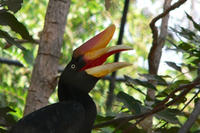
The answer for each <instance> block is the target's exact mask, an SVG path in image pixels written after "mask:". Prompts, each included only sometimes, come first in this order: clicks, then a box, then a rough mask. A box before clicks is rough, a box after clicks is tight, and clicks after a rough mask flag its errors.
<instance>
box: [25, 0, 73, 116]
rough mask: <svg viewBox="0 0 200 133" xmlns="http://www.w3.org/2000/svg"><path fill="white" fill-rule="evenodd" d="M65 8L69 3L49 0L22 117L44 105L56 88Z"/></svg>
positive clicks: (67, 9) (60, 0)
mask: <svg viewBox="0 0 200 133" xmlns="http://www.w3.org/2000/svg"><path fill="white" fill-rule="evenodd" d="M69 7H70V0H49V4H48V8H47V12H46V17H45V24H44V29H43V32H42V34H41V38H40V43H39V50H38V55H37V58H36V60H35V65H34V68H33V72H32V77H31V83H30V87H29V90H28V96H27V99H26V106H25V111H24V115H26V114H28V113H30V112H33V111H35V110H37V109H39V108H41V107H44V106H46V105H47V104H48V99H49V96H50V95H51V94H52V92H53V90H54V89H55V87H56V85H57V76H56V75H57V72H58V60H59V57H60V54H61V53H60V51H61V45H62V40H63V34H64V29H65V25H66V18H67V14H68V12H69Z"/></svg>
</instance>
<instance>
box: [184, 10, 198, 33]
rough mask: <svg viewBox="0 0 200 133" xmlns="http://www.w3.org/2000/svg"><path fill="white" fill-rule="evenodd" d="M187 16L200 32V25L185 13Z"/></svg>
mask: <svg viewBox="0 0 200 133" xmlns="http://www.w3.org/2000/svg"><path fill="white" fill-rule="evenodd" d="M185 14H186V16H187V18H188V19H189V20H191V21H192V23H193V25H194V28H195V29H197V30H198V31H200V25H199V24H197V23H196V22H195V21H194V20H193V19H192V17H191V16H190V15H189V14H187V13H185Z"/></svg>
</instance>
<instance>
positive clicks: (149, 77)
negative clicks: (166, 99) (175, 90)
mask: <svg viewBox="0 0 200 133" xmlns="http://www.w3.org/2000/svg"><path fill="white" fill-rule="evenodd" d="M139 75H140V76H142V77H145V78H146V79H147V80H154V81H156V82H157V84H159V85H168V84H167V82H166V81H165V80H164V79H163V78H162V77H163V76H159V75H152V74H139Z"/></svg>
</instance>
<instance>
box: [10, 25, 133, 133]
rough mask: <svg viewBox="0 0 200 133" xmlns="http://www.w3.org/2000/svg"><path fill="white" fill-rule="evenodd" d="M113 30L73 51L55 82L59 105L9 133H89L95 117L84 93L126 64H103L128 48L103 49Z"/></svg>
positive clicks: (39, 112) (24, 120) (31, 116)
mask: <svg viewBox="0 0 200 133" xmlns="http://www.w3.org/2000/svg"><path fill="white" fill-rule="evenodd" d="M114 31H115V26H114V25H110V26H109V27H108V28H106V29H105V30H104V31H102V32H101V33H99V34H98V35H96V36H95V37H93V38H91V39H90V40H88V41H87V42H85V43H84V44H83V45H81V46H80V47H78V48H77V49H75V50H74V51H73V56H72V60H71V61H70V63H69V64H68V65H67V66H66V67H65V69H64V71H63V72H62V74H61V76H60V79H59V82H58V99H59V102H58V103H55V104H52V105H48V106H46V107H43V108H41V109H39V110H36V111H34V112H32V113H30V114H29V115H27V116H25V117H24V118H22V119H21V120H19V121H18V122H17V123H16V124H15V125H14V126H13V127H12V128H11V130H10V131H9V133H90V132H91V130H92V127H93V123H94V121H95V118H96V114H97V111H96V105H95V103H94V102H93V100H92V98H91V97H90V96H89V95H88V93H89V92H90V91H91V90H92V88H93V87H94V86H95V84H96V82H97V81H98V80H99V79H100V78H101V77H103V76H105V75H107V74H108V73H110V72H113V71H115V70H117V69H119V68H122V67H125V66H129V65H130V64H129V63H126V62H116V63H108V64H103V63H104V62H105V61H106V59H107V58H108V57H109V56H110V55H112V54H114V53H117V52H120V51H124V50H130V49H131V48H130V47H128V46H123V45H120V46H113V47H106V46H107V44H108V43H109V41H110V40H111V38H112V36H113V34H114Z"/></svg>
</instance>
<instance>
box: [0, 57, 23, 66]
mask: <svg viewBox="0 0 200 133" xmlns="http://www.w3.org/2000/svg"><path fill="white" fill-rule="evenodd" d="M0 63H2V64H8V65H14V66H18V67H24V65H23V64H22V63H20V62H19V61H18V60H9V59H6V58H0Z"/></svg>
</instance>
